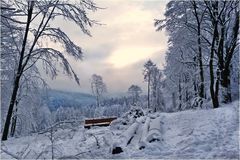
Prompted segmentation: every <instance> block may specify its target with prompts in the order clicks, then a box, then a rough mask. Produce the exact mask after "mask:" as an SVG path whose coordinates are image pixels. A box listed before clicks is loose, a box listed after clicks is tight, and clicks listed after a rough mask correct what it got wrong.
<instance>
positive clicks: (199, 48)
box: [193, 1, 204, 98]
mask: <svg viewBox="0 0 240 160" xmlns="http://www.w3.org/2000/svg"><path fill="white" fill-rule="evenodd" d="M193 7H194V12H195V14H194V15H195V17H196V20H197V45H198V63H199V75H200V84H199V85H200V86H199V93H198V94H199V97H201V98H204V72H203V62H202V44H201V21H200V19H199V17H198V12H197V5H196V2H195V1H193Z"/></svg>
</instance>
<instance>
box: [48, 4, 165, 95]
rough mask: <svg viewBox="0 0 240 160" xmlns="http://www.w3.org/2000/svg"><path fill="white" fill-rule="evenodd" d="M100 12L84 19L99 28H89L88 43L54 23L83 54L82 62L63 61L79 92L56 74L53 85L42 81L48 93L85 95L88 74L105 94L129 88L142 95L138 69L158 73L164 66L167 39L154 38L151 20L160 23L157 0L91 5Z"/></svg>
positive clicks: (63, 24)
mask: <svg viewBox="0 0 240 160" xmlns="http://www.w3.org/2000/svg"><path fill="white" fill-rule="evenodd" d="M95 3H96V4H97V6H99V7H102V8H105V9H100V10H98V11H96V12H94V13H89V15H88V16H89V17H90V18H91V19H94V20H97V21H100V23H102V24H103V25H94V26H93V27H92V28H90V32H91V35H92V37H89V36H87V35H84V34H83V33H82V32H81V30H80V29H79V28H78V27H77V26H76V25H75V24H74V23H71V22H68V21H65V20H63V19H61V20H57V22H54V23H55V24H54V25H56V26H60V28H61V29H62V30H64V31H65V32H66V33H67V35H68V36H69V37H70V38H71V39H72V40H73V41H74V42H75V43H76V44H77V45H79V46H80V47H82V49H83V52H84V58H83V60H82V61H75V60H73V59H71V58H69V61H70V63H71V65H72V67H73V69H74V71H75V72H76V73H77V75H78V76H79V78H80V86H78V85H77V84H76V83H75V82H74V80H73V79H70V78H69V77H67V76H66V75H64V74H62V73H60V74H59V75H58V76H57V78H56V79H54V80H50V79H49V78H46V80H47V82H48V84H49V86H50V87H51V88H53V89H59V90H65V91H74V92H84V93H91V87H90V80H91V75H92V74H98V75H101V76H102V77H103V81H104V82H105V83H106V85H107V90H108V94H120V93H126V92H127V90H128V88H129V86H130V85H132V84H135V85H139V86H140V87H141V88H142V89H143V91H146V85H147V84H146V83H145V82H144V80H143V75H142V73H143V65H144V63H145V62H146V61H147V60H148V59H151V60H152V61H153V62H154V63H156V64H157V66H158V67H159V68H160V69H163V67H164V64H165V52H166V50H167V34H166V32H165V31H159V32H156V30H155V28H154V19H156V18H157V19H162V18H164V10H165V6H166V3H167V2H166V1H163V0H97V1H95Z"/></svg>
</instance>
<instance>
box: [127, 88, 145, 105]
mask: <svg viewBox="0 0 240 160" xmlns="http://www.w3.org/2000/svg"><path fill="white" fill-rule="evenodd" d="M128 93H129V94H130V95H131V96H132V103H133V104H135V103H137V102H138V100H139V97H140V94H141V93H142V89H141V88H140V87H139V86H137V85H131V86H130V87H129V88H128Z"/></svg>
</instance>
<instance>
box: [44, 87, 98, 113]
mask: <svg viewBox="0 0 240 160" xmlns="http://www.w3.org/2000/svg"><path fill="white" fill-rule="evenodd" d="M44 99H45V100H46V102H47V105H48V106H49V108H50V110H56V109H57V108H59V107H61V106H62V107H83V106H86V105H91V104H95V97H94V96H92V95H90V94H86V93H78V92H66V91H60V90H50V91H49V92H48V97H45V98H44Z"/></svg>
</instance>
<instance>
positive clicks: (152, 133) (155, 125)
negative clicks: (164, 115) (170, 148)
mask: <svg viewBox="0 0 240 160" xmlns="http://www.w3.org/2000/svg"><path fill="white" fill-rule="evenodd" d="M160 137H161V130H160V117H157V118H155V119H153V120H151V122H150V127H149V132H148V134H147V137H146V141H148V142H152V141H155V140H157V141H159V140H160Z"/></svg>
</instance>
